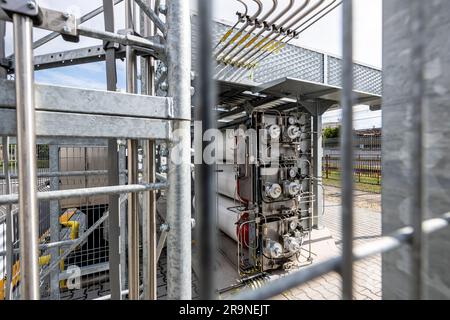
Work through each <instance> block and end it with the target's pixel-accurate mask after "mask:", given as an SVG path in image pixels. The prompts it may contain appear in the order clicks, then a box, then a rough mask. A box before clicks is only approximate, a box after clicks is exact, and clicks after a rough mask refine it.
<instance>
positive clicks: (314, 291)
mask: <svg viewBox="0 0 450 320" xmlns="http://www.w3.org/2000/svg"><path fill="white" fill-rule="evenodd" d="M354 215H355V217H354V218H355V230H354V245H355V246H358V245H360V244H363V243H366V242H369V241H373V240H375V239H377V238H379V237H380V236H381V195H379V194H368V193H365V192H358V191H356V192H355V211H354ZM323 221H324V227H325V228H328V229H329V230H330V232H331V234H332V237H333V239H334V241H335V243H336V246H337V248H338V250H341V249H342V237H341V231H340V229H341V212H340V189H339V188H335V187H325V214H324V220H323ZM354 274H355V279H354V298H355V299H356V300H381V255H376V256H373V257H371V258H369V259H366V260H363V261H360V262H358V263H356V264H355V265H354ZM340 295H341V278H340V276H339V275H338V274H337V273H330V274H327V275H324V276H321V277H320V278H317V279H315V280H313V281H311V282H309V283H307V284H304V285H302V286H300V287H297V288H295V289H292V290H289V291H288V292H285V293H284V294H282V295H280V296H277V297H275V298H274V299H280V300H336V299H340Z"/></svg>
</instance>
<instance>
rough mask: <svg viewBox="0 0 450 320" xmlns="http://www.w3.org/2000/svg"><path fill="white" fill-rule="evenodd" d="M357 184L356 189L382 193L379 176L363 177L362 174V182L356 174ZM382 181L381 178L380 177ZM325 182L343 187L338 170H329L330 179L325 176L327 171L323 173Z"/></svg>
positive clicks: (328, 184)
mask: <svg viewBox="0 0 450 320" xmlns="http://www.w3.org/2000/svg"><path fill="white" fill-rule="evenodd" d="M354 177H355V179H354V181H355V184H354V188H355V190H359V191H364V192H371V193H381V184H380V185H379V184H378V179H377V178H371V177H363V176H361V182H359V178H358V175H357V174H355V175H354ZM380 182H381V179H380ZM323 184H324V185H326V186H333V187H338V188H340V187H341V174H340V172H338V171H329V172H328V179H326V178H325V173H323Z"/></svg>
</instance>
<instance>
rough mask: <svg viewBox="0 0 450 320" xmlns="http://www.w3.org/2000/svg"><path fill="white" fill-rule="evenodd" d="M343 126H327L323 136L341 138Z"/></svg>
mask: <svg viewBox="0 0 450 320" xmlns="http://www.w3.org/2000/svg"><path fill="white" fill-rule="evenodd" d="M340 129H341V128H339V127H336V128H325V129H324V130H323V137H324V138H325V139H333V138H339V136H340V131H341V130H340Z"/></svg>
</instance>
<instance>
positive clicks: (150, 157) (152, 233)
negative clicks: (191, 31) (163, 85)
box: [140, 0, 157, 300]
mask: <svg viewBox="0 0 450 320" xmlns="http://www.w3.org/2000/svg"><path fill="white" fill-rule="evenodd" d="M152 2H153V1H152V0H146V4H148V6H149V7H150V8H154V6H152ZM140 17H141V23H140V28H141V34H143V35H144V36H145V37H148V36H151V35H153V33H154V32H153V28H152V27H154V26H153V23H152V22H151V21H150V19H149V18H148V17H147V16H146V15H145V14H144V12H142V10H141V14H140ZM141 70H142V71H141V79H142V82H141V93H142V94H144V95H154V61H153V58H151V57H143V58H142V59H141ZM155 152H156V150H155V142H154V141H149V140H146V141H145V142H144V175H145V181H146V182H148V183H153V182H156V170H155V165H156V164H155ZM156 237H157V234H156V192H155V191H149V192H147V193H145V195H144V210H143V214H142V241H143V245H142V251H143V254H142V256H143V262H142V270H143V281H144V283H143V287H144V300H156V298H157V291H156V288H157V283H156V281H157V274H156V272H157V261H156V245H157V238H156Z"/></svg>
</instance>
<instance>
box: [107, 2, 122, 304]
mask: <svg viewBox="0 0 450 320" xmlns="http://www.w3.org/2000/svg"><path fill="white" fill-rule="evenodd" d="M103 10H104V23H105V31H110V32H114V29H115V26H114V2H113V0H103ZM105 60H106V84H107V89H108V91H116V87H117V70H116V52H115V49H114V48H107V49H106V58H105ZM118 157H119V154H118V151H117V140H116V139H109V140H108V185H110V186H115V185H118V184H119V158H118ZM108 210H109V217H108V242H109V245H108V250H109V284H110V291H111V300H121V298H122V295H121V294H120V291H121V290H122V288H121V281H123V280H124V279H121V272H120V271H121V268H124V266H123V264H121V261H120V249H119V246H120V245H119V236H120V228H119V195H111V196H109V197H108ZM120 227H122V228H124V226H120Z"/></svg>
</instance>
